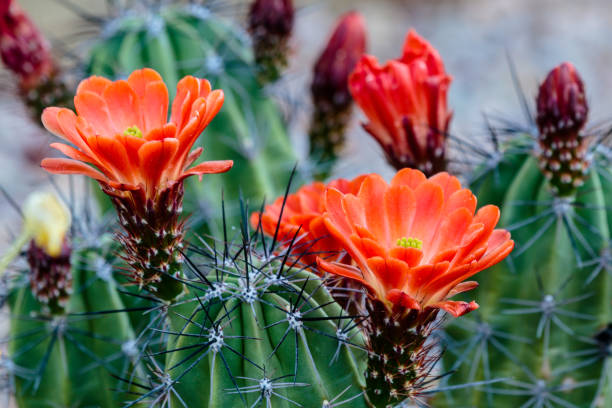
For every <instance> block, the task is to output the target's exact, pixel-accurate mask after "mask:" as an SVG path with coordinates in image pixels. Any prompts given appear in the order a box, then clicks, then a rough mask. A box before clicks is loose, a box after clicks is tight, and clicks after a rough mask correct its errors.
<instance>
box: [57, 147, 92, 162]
mask: <svg viewBox="0 0 612 408" xmlns="http://www.w3.org/2000/svg"><path fill="white" fill-rule="evenodd" d="M49 146H50V147H52V148H54V149H57V150H59V151H60V152H62V153H64V154H65V155H66V156H68V157H70V158H72V159H75V160H79V161H82V162H85V163H89V164H96V163H95V160H94V159H92V158H91V157H89V156H88V155H86V154H84V153H82V152H81V151H79V150H77V149H75V148H74V147H72V146H68V145H65V144H63V143H51V144H50V145H49Z"/></svg>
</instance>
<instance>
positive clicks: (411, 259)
mask: <svg viewBox="0 0 612 408" xmlns="http://www.w3.org/2000/svg"><path fill="white" fill-rule="evenodd" d="M389 256H391V257H393V258H396V259H399V260H400V261H404V262H406V264H408V266H409V267H411V268H413V267H415V266H417V265H418V264H419V262H421V259H422V258H423V251H421V250H420V249H417V248H403V247H395V248H393V249H391V251H389Z"/></svg>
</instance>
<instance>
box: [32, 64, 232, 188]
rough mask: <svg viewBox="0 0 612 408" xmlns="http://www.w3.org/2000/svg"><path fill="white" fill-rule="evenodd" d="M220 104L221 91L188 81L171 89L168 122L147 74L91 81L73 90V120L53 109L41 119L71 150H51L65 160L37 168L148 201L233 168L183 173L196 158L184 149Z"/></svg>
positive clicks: (221, 165) (213, 166) (154, 78)
mask: <svg viewBox="0 0 612 408" xmlns="http://www.w3.org/2000/svg"><path fill="white" fill-rule="evenodd" d="M222 104H223V91H221V90H214V91H211V87H210V83H209V82H208V81H207V80H205V79H198V78H194V77H192V76H187V77H185V78H183V79H182V80H181V81H180V82H179V84H178V86H177V96H176V98H175V99H174V102H173V104H172V114H171V116H170V122H168V118H167V114H168V90H167V88H166V85H165V84H164V82H163V80H162V78H161V76H160V75H159V74H158V73H157V72H155V71H154V70H152V69H149V68H145V69H141V70H138V71H134V72H133V73H132V74H131V75H130V76H129V78H128V79H127V81H124V80H120V81H115V82H112V81H110V80H108V79H105V78H101V77H96V76H93V77H90V78H88V79H86V80H84V81H82V82H81V83H80V84H79V87H78V89H77V94H76V96H75V98H74V105H75V107H76V111H77V114H75V113H74V112H72V111H71V110H69V109H65V108H55V107H53V108H47V109H45V111H44V112H43V115H42V121H43V124H44V125H45V127H46V128H47V129H48V130H49V131H51V132H52V133H54V134H55V135H57V136H59V137H61V138H63V139H64V140H66V141H68V142H70V143H72V144H73V145H74V146H75V147H76V148H74V147H71V146H68V145H66V144H62V143H53V144H51V146H52V147H54V148H56V149H57V150H59V151H61V152H62V153H64V154H65V155H67V156H69V157H71V158H72V159H63V158H62V159H56V158H51V159H50V158H48V159H44V160H43V161H42V167H43V168H44V169H46V170H47V171H49V172H52V173H58V174H84V175H86V176H89V177H92V178H94V179H96V180H98V181H100V182H101V183H102V184H106V185H108V186H111V187H112V188H114V189H118V190H137V189H143V190H144V191H145V193H146V197H147V198H155V197H156V196H157V195H158V194H159V193H160V192H161V191H163V190H165V189H166V188H167V187H169V186H171V185H172V184H173V183H174V182H179V181H182V180H183V179H184V178H185V177H189V176H192V175H200V176H201V175H202V174H208V173H222V172H225V171H228V170H229V169H230V168H231V167H232V161H230V160H224V161H209V162H204V163H201V164H199V165H197V166H194V167H192V168H190V169H188V167H189V166H190V165H191V164H192V163H193V162H194V161H195V160H196V159H197V158H198V156H199V155H200V154H201V153H202V148H198V149H195V150H194V151H192V152H190V150H191V147H192V146H193V144H194V142H195V141H196V139H197V138H198V136H199V135H200V133H202V131H203V130H204V128H206V126H207V125H208V123H209V122H210V121H211V120H212V119H213V118H214V116H215V115H216V114H217V112H219V109H221V105H222ZM92 166H95V168H94V167H92Z"/></svg>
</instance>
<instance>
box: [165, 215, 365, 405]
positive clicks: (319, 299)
mask: <svg viewBox="0 0 612 408" xmlns="http://www.w3.org/2000/svg"><path fill="white" fill-rule="evenodd" d="M245 221H246V220H245ZM259 235H260V232H259V231H256V232H255V234H254V235H253V236H251V235H250V233H249V232H248V230H243V231H242V236H241V237H239V238H238V239H237V240H238V241H241V243H240V244H232V243H221V245H220V247H222V248H225V249H224V250H222V251H220V252H216V251H215V250H213V249H210V247H209V249H208V250H206V247H203V248H197V247H194V248H192V249H193V251H194V253H195V254H199V255H198V256H195V255H194V256H192V257H190V258H188V265H190V266H191V267H192V268H193V272H195V273H196V275H197V276H199V279H197V281H195V282H191V285H190V288H192V295H191V296H190V299H189V300H188V301H184V302H182V304H180V305H176V306H173V307H172V308H171V309H170V311H169V315H170V316H172V317H171V329H170V336H171V337H175V339H174V340H173V341H171V342H170V343H169V348H168V350H167V354H168V355H169V357H168V358H167V360H166V370H167V373H168V374H169V376H170V378H171V379H172V383H174V382H175V383H176V384H175V385H174V393H175V394H176V395H175V396H174V397H173V400H174V401H175V403H176V404H178V406H181V405H180V402H179V401H182V404H184V406H188V407H194V408H198V407H211V408H212V407H228V406H249V407H250V406H260V405H259V404H261V406H273V407H285V406H286V407H291V406H298V404H299V406H303V407H313V408H315V407H316V408H320V407H324V406H329V405H325V404H326V402H325V401H327V403H328V404H331V403H330V401H332V400H334V398H336V397H337V396H339V395H341V394H345V395H346V396H345V398H349V397H350V406H351V407H365V402H364V399H363V396H362V392H361V387H362V382H363V375H362V373H363V371H364V368H365V367H364V366H363V362H364V352H363V340H362V338H361V334H360V331H359V329H358V327H357V325H358V324H357V323H355V322H354V321H353V317H352V316H348V314H347V313H346V312H344V311H343V310H342V309H341V307H340V306H339V305H338V304H337V303H335V302H334V301H333V299H332V297H331V295H330V293H329V292H328V290H327V289H326V288H325V286H324V282H323V281H322V280H321V279H320V278H319V277H317V276H316V275H313V274H311V273H310V272H307V271H305V270H303V269H301V268H298V267H297V266H296V263H295V262H291V261H288V259H289V253H291V254H292V256H295V255H297V253H296V247H291V246H289V248H287V249H286V250H283V251H281V252H278V251H277V250H276V249H274V247H273V246H274V243H271V242H270V241H272V240H268V242H263V244H262V243H258V242H257V241H256V239H257V237H258V236H259ZM285 251H287V252H285ZM274 254H276V255H274ZM200 258H203V260H204V262H201V261H200ZM196 265H198V266H197V267H196ZM195 389H197V390H198V392H193V390H195Z"/></svg>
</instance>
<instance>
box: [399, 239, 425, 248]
mask: <svg viewBox="0 0 612 408" xmlns="http://www.w3.org/2000/svg"><path fill="white" fill-rule="evenodd" d="M395 244H396V245H397V246H398V247H402V248H416V249H422V248H423V241H421V240H420V239H417V238H406V237H402V238H400V239H398V240H397V242H396V243H395Z"/></svg>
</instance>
